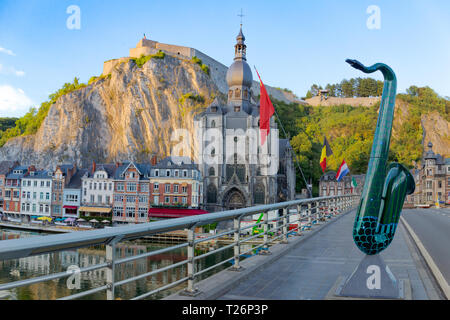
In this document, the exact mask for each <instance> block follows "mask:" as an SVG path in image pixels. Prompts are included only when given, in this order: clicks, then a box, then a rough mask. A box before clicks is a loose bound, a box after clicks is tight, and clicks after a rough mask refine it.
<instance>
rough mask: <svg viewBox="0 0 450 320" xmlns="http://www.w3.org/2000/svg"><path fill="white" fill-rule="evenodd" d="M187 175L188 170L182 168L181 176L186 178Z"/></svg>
mask: <svg viewBox="0 0 450 320" xmlns="http://www.w3.org/2000/svg"><path fill="white" fill-rule="evenodd" d="M187 176H188V172H187V171H186V170H183V178H186V177H187Z"/></svg>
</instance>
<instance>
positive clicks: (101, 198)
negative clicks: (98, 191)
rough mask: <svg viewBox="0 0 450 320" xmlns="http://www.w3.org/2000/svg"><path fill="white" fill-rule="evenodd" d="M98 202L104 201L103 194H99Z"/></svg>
mask: <svg viewBox="0 0 450 320" xmlns="http://www.w3.org/2000/svg"><path fill="white" fill-rule="evenodd" d="M97 202H98V203H102V202H103V197H102V196H101V195H98V196H97Z"/></svg>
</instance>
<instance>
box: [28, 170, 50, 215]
mask: <svg viewBox="0 0 450 320" xmlns="http://www.w3.org/2000/svg"><path fill="white" fill-rule="evenodd" d="M21 194H22V196H21V208H20V209H21V210H20V213H21V215H22V216H28V217H30V216H47V217H50V216H51V205H52V172H51V171H47V170H43V171H36V170H35V169H34V168H32V169H30V172H29V175H27V176H24V177H23V178H22V182H21Z"/></svg>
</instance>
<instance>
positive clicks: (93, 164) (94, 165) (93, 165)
mask: <svg viewBox="0 0 450 320" xmlns="http://www.w3.org/2000/svg"><path fill="white" fill-rule="evenodd" d="M95 169H97V165H96V164H95V160H92V174H94V173H95Z"/></svg>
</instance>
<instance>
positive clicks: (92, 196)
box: [91, 194, 95, 203]
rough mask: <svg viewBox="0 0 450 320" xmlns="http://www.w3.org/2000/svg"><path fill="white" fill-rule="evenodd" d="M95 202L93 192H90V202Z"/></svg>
mask: <svg viewBox="0 0 450 320" xmlns="http://www.w3.org/2000/svg"><path fill="white" fill-rule="evenodd" d="M94 202H95V196H94V195H93V194H91V203H94Z"/></svg>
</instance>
